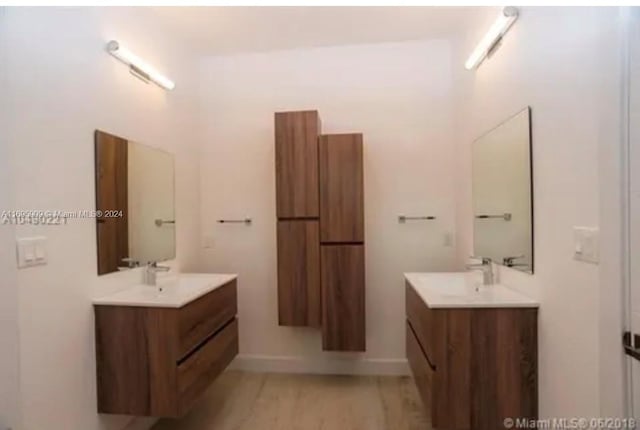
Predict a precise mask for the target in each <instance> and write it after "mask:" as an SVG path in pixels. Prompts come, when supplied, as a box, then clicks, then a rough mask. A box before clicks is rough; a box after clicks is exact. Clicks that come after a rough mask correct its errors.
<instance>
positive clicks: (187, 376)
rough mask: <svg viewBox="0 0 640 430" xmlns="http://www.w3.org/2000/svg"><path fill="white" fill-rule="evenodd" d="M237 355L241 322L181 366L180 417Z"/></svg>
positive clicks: (230, 327)
mask: <svg viewBox="0 0 640 430" xmlns="http://www.w3.org/2000/svg"><path fill="white" fill-rule="evenodd" d="M237 354H238V321H237V320H236V319H234V320H232V321H231V322H229V323H228V324H227V325H226V326H225V327H224V328H223V329H222V330H221V331H220V332H219V333H218V334H217V335H216V336H215V337H214V338H212V339H211V340H210V341H209V342H207V343H206V344H205V345H204V346H203V347H202V348H200V349H198V350H197V351H196V352H195V353H194V354H193V355H191V356H189V358H188V359H187V360H185V361H184V362H183V363H181V364H180V365H179V366H178V393H179V398H180V401H179V406H178V409H179V414H180V415H184V414H185V413H186V412H188V411H189V409H190V408H191V406H193V404H194V402H195V401H196V399H198V397H200V395H201V394H202V393H203V392H204V391H205V390H206V388H207V387H209V385H210V384H211V383H212V382H213V380H214V379H215V378H217V377H218V375H220V373H222V371H223V370H224V369H225V368H226V367H227V366H228V365H229V363H231V360H233V358H234V357H235V356H236V355H237Z"/></svg>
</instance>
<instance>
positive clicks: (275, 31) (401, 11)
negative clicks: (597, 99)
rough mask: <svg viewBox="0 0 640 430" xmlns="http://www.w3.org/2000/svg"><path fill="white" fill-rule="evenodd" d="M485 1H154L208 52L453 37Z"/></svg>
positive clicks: (481, 11) (155, 11) (179, 31)
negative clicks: (171, 3) (174, 3)
mask: <svg viewBox="0 0 640 430" xmlns="http://www.w3.org/2000/svg"><path fill="white" fill-rule="evenodd" d="M492 9H493V8H482V7H433V6H425V7H220V6H217V7H214V6H212V7H153V8H150V12H151V14H152V15H153V18H154V20H156V21H159V22H160V25H161V26H163V28H166V29H167V30H168V31H171V32H172V33H175V34H176V36H177V37H179V38H180V39H181V40H183V41H184V42H186V43H189V44H190V46H191V47H193V48H194V49H195V50H196V51H199V52H200V53H202V54H205V55H221V54H231V53H237V52H256V51H271V50H279V49H295V48H308V47H317V46H335V45H353V44H362V43H379V42H394V41H404V40H414V39H435V38H450V37H455V35H456V34H460V33H461V32H462V31H463V30H464V29H465V28H467V26H468V25H473V23H475V22H478V20H481V19H483V17H484V16H486V14H487V13H488V12H493V11H492Z"/></svg>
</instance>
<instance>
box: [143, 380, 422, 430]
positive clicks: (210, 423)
mask: <svg viewBox="0 0 640 430" xmlns="http://www.w3.org/2000/svg"><path fill="white" fill-rule="evenodd" d="M425 429H426V430H429V429H431V425H430V424H429V422H428V420H427V417H426V413H425V411H424V410H423V406H422V404H421V402H420V398H419V396H418V392H417V390H416V387H415V385H414V383H413V380H412V379H411V378H410V377H395V376H322V375H288V374H265V373H247V372H241V371H235V370H230V371H226V372H225V373H223V374H222V375H221V376H220V377H219V378H218V379H217V380H216V382H215V383H214V384H213V385H212V386H211V388H210V389H209V390H208V392H207V393H206V394H205V395H204V396H203V398H202V400H201V401H200V402H199V403H198V404H197V405H196V406H195V407H194V408H193V410H192V411H191V412H190V413H189V414H187V415H186V416H185V417H183V418H181V419H178V420H161V421H159V422H158V424H156V425H155V426H154V427H153V429H152V430H425Z"/></svg>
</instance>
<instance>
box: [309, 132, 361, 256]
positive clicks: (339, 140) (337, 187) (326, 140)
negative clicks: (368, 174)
mask: <svg viewBox="0 0 640 430" xmlns="http://www.w3.org/2000/svg"><path fill="white" fill-rule="evenodd" d="M319 145H320V146H319V154H320V240H321V241H322V242H325V243H327V242H332V243H339V242H342V243H344V242H348V243H361V242H364V186H363V161H362V134H326V135H323V136H320V141H319Z"/></svg>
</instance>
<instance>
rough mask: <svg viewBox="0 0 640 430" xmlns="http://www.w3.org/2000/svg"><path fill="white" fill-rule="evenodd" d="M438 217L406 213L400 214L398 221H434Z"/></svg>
mask: <svg viewBox="0 0 640 430" xmlns="http://www.w3.org/2000/svg"><path fill="white" fill-rule="evenodd" d="M434 219H436V217H434V216H431V215H425V216H406V215H399V216H398V222H399V223H405V222H407V221H432V220H434Z"/></svg>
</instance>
